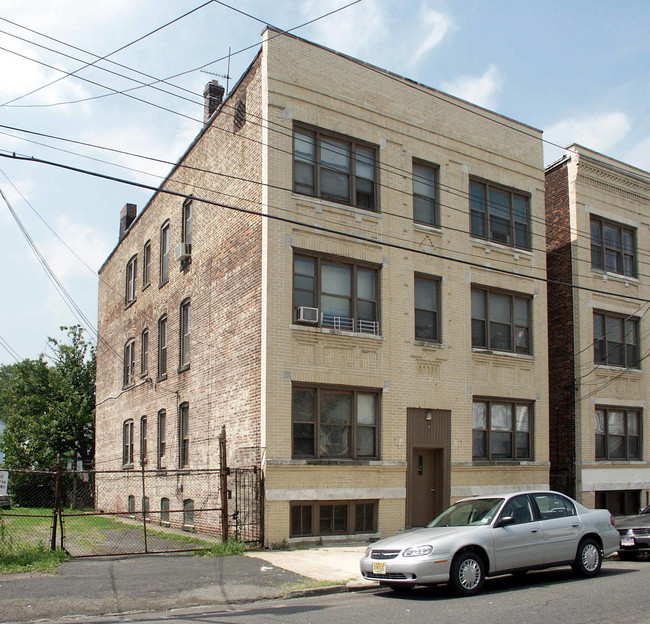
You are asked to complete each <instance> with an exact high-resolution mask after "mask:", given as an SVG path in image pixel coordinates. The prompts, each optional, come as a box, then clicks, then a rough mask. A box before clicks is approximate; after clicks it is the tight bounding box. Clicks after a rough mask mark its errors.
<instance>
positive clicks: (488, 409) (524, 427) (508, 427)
mask: <svg viewBox="0 0 650 624" xmlns="http://www.w3.org/2000/svg"><path fill="white" fill-rule="evenodd" d="M532 420H533V406H532V404H531V403H511V402H509V401H502V400H501V399H494V400H484V401H474V404H473V406H472V428H473V431H472V456H473V458H474V459H490V460H499V459H502V460H506V459H512V460H517V459H532V450H531V429H532Z"/></svg>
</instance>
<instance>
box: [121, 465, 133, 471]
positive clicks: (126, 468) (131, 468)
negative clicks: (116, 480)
mask: <svg viewBox="0 0 650 624" xmlns="http://www.w3.org/2000/svg"><path fill="white" fill-rule="evenodd" d="M133 467H134V465H133V464H122V470H133Z"/></svg>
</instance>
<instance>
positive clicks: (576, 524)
mask: <svg viewBox="0 0 650 624" xmlns="http://www.w3.org/2000/svg"><path fill="white" fill-rule="evenodd" d="M571 526H572V527H573V528H574V529H577V528H578V527H579V526H580V523H579V522H576V523H575V524H572V525H571Z"/></svg>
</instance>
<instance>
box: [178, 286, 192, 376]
mask: <svg viewBox="0 0 650 624" xmlns="http://www.w3.org/2000/svg"><path fill="white" fill-rule="evenodd" d="M180 320H181V339H180V343H181V354H180V368H181V369H185V368H187V367H188V366H189V365H190V301H189V299H188V300H186V301H183V303H181V313H180Z"/></svg>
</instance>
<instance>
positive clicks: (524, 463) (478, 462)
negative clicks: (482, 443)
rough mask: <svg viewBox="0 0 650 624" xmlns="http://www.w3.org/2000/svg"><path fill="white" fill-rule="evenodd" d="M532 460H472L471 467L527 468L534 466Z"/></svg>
mask: <svg viewBox="0 0 650 624" xmlns="http://www.w3.org/2000/svg"><path fill="white" fill-rule="evenodd" d="M535 464H536V462H535V460H533V459H474V460H472V466H529V465H535Z"/></svg>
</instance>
